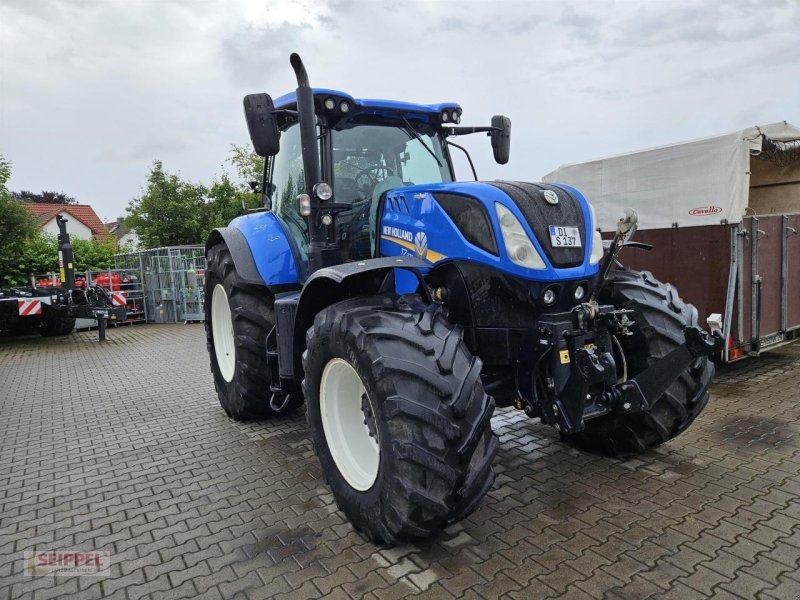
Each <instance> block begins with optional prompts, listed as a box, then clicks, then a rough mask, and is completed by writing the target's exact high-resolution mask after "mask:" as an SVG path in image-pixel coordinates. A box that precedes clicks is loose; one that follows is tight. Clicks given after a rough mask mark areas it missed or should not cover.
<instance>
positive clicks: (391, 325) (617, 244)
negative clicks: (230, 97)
mask: <svg viewBox="0 0 800 600" xmlns="http://www.w3.org/2000/svg"><path fill="white" fill-rule="evenodd" d="M290 62H291V65H292V67H293V68H294V71H295V75H296V77H297V84H298V87H297V89H296V91H295V92H293V93H289V94H286V95H284V96H281V97H279V98H276V99H275V100H273V99H272V98H271V97H270V96H269V95H267V94H263V93H261V94H252V95H248V96H246V97H245V98H244V112H245V117H246V120H247V124H248V128H249V133H250V138H251V141H252V143H253V147H254V148H255V151H256V152H257V153H258V154H259V155H260V156H263V157H265V158H266V161H265V162H266V165H265V169H264V173H263V177H262V181H261V182H260V184H257V185H255V186H254V188H256V190H257V191H259V192H260V193H261V194H262V197H263V201H264V207H263V209H262V210H260V211H258V212H254V213H251V214H247V215H245V216H241V217H238V218H236V219H234V220H233V221H232V222H231V223H230V225H229V226H228V227H225V228H220V229H216V230H214V231H213V232H212V233H211V235H210V237H209V239H208V242H207V245H206V248H207V260H208V267H207V273H206V275H207V276H206V286H207V287H206V296H205V297H206V332H207V340H208V351H209V354H210V359H211V370H212V373H213V376H214V383H215V387H216V390H217V394H218V396H219V400H220V403H221V404H222V407H223V409H224V410H225V412H226V413H227V414H228V415H229V416H230V417H231V418H233V419H249V418H261V417H269V416H274V415H278V414H282V413H286V412H288V411H291V410H293V409H296V408H297V407H299V406H300V405H301V404H302V403H303V402H305V406H306V415H307V419H308V424H309V428H310V432H311V436H312V439H313V446H314V449H315V451H316V453H317V455H318V457H319V460H320V463H321V467H322V472H323V474H324V477H325V479H326V481H327V483H328V484H329V485H330V488H331V490H332V493H333V496H334V498H335V500H336V503H337V505H338V506H339V507H340V509H341V510H342V511H344V513H345V514H346V515H347V517H348V518H349V519H350V521H351V522H352V523H353V525H354V526H355V527H356V528H357V529H358V530H360V531H362V532H363V533H364V534H365V535H366V536H367V537H369V538H370V539H371V540H373V541H375V542H378V543H393V542H396V541H398V540H409V539H416V538H423V537H427V536H430V535H433V534H435V533H436V532H438V531H440V530H441V529H443V528H444V527H446V526H447V525H448V524H450V523H453V522H455V521H458V520H459V519H462V518H463V517H465V516H466V515H468V514H470V513H471V512H472V511H473V510H475V509H476V508H477V507H478V505H479V504H480V502H481V500H482V499H483V497H484V496H485V495H486V493H487V492H488V491H489V488H490V487H491V485H492V483H493V481H494V473H493V469H492V462H493V460H494V458H495V454H496V452H497V447H498V442H497V438H496V436H495V435H494V434H493V433H492V430H491V422H490V421H491V417H492V413H493V412H494V409H495V406H501V407H509V406H513V407H516V408H517V409H520V410H523V411H524V412H525V413H526V414H527V415H528V416H530V417H533V418H538V419H540V420H541V422H543V423H545V424H548V425H551V426H552V427H554V428H555V429H556V430H557V431H558V432H559V433H560V435H561V438H562V439H563V440H564V441H565V442H566V443H568V444H571V445H573V446H575V447H578V448H582V449H585V450H588V451H592V452H597V453H603V454H607V455H630V454H635V453H641V452H644V451H646V450H648V449H649V448H653V447H654V446H657V445H658V444H661V443H663V442H666V441H667V440H669V439H671V438H673V437H675V436H676V435H678V434H679V433H680V432H682V431H683V430H684V429H686V428H687V427H688V426H689V424H690V423H691V422H692V421H693V420H694V419H695V418H696V417H697V415H698V414H699V413H700V412H701V411H702V410H703V407H704V406H705V405H706V402H707V401H708V387H709V383H710V381H711V378H712V376H713V372H714V368H713V364H712V363H710V362H709V360H708V356H709V355H711V354H713V353H714V352H718V351H719V350H720V348H721V338H720V337H719V335H718V334H717V333H716V332H715V333H714V334H711V335H710V334H708V333H706V332H704V331H702V330H701V329H700V328H699V327H698V319H697V311H696V310H695V309H694V308H693V307H692V306H690V305H688V304H686V303H684V302H683V301H682V300H681V298H680V296H679V295H678V293H677V292H676V290H675V289H674V288H673V287H671V286H670V285H668V284H664V283H661V282H659V281H656V280H655V279H654V278H653V277H652V275H650V274H649V273H647V272H635V271H631V270H627V269H625V268H624V267H622V265H621V264H620V263H619V261H618V254H619V251H620V250H621V249H622V248H624V247H626V246H631V245H638V246H642V245H641V244H636V242H632V241H631V236H632V235H633V232H634V231H635V228H636V224H635V223H636V216H635V213H633V211H628V212H627V214H626V215H625V217H624V218H623V219H621V220H620V225H619V228H618V231H617V234H616V236H615V237H614V239H613V241H611V243H610V245H609V246H608V247H607V248H604V244H603V241H602V239H601V237H600V234H599V232H598V231H596V230H595V219H594V214H593V211H592V207H591V205H590V204H589V203H588V202H587V200H586V199H585V198H584V197H583V196H582V195H581V193H580V192H579V191H578V190H575V189H572V188H570V187H568V186H564V185H547V184H542V183H522V182H512V181H486V182H479V181H477V177H476V181H468V182H456V181H455V174H454V170H453V163H452V160H451V151H452V149H454V148H455V149H459V150H463V149H461V148H460V147H459V146H458V145H456V144H455V143H454V142H453V141H452V139H453V138H454V137H457V136H461V135H465V134H474V133H480V132H483V133H485V134H488V136H489V137H490V138H491V145H492V148H493V152H494V158H495V160H496V162H498V163H500V164H505V163H506V162H507V161H508V158H509V148H510V128H511V124H510V121H509V119H507V118H506V117H503V116H495V117H493V118H492V120H491V125H490V126H486V127H464V126H460V125H459V123H460V121H461V112H462V110H461V107H460V106H459V105H458V104H455V103H442V104H412V103H407V102H397V101H390V100H372V99H357V98H353V97H352V96H350V95H348V94H346V93H344V92H340V91H335V90H330V89H318V88H312V87H310V85H309V80H308V75H307V73H306V70H305V67H304V66H303V63H302V61H301V59H300V57H299V56H298V55H296V54H293V55H292V56H291V59H290ZM470 164H471V161H470ZM473 174H474V169H473Z"/></svg>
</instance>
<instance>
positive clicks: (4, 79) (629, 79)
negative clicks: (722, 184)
mask: <svg viewBox="0 0 800 600" xmlns="http://www.w3.org/2000/svg"><path fill="white" fill-rule="evenodd" d="M799 32H800V2H799V1H798V0H767V1H759V2H755V1H752V2H748V1H745V0H735V1H731V2H722V1H720V0H713V1H708V2H702V1H691V2H682V1H678V0H674V1H672V0H662V1H650V2H627V1H617V2H599V1H591V2H589V1H583V2H577V1H573V2H519V3H514V2H500V1H497V0H495V1H494V2H478V1H474V2H449V1H440V2H434V1H431V0H428V1H426V2H405V1H402V0H394V1H392V2H385V3H384V2H379V1H372V2H358V1H351V0H327V1H324V0H319V1H310V0H309V1H302V2H298V1H289V0H279V1H276V0H236V1H233V0H218V1H214V0H186V1H177V0H175V1H171V0H125V1H114V0H0V154H2V155H4V156H5V157H6V159H8V160H11V161H12V162H13V175H12V179H11V181H10V184H9V185H10V187H11V189H14V190H21V189H28V190H32V191H40V190H42V189H46V190H56V191H64V192H66V193H68V194H70V195H73V196H75V197H76V198H77V199H78V200H79V201H80V202H83V203H89V204H92V205H93V206H94V207H95V209H96V210H97V212H98V214H99V215H100V216H101V217H103V218H104V219H106V220H110V219H113V218H115V217H116V216H118V215H122V214H124V209H125V206H126V205H127V203H128V201H129V200H130V199H131V198H133V197H135V196H137V195H138V194H139V193H140V191H141V187H142V185H143V182H144V180H145V176H146V174H147V171H148V169H149V166H150V164H151V163H152V161H153V160H154V159H160V160H162V161H163V162H164V166H165V168H166V169H168V170H170V171H177V172H179V173H180V174H181V176H183V177H185V178H187V179H190V180H193V181H199V182H204V183H208V182H210V181H211V179H212V178H213V177H214V176H215V174H219V173H221V172H222V170H223V169H224V168H225V167H226V165H225V160H226V158H227V157H228V150H229V146H230V144H231V143H239V144H242V143H245V142H247V141H248V138H247V130H246V127H245V123H244V118H243V116H242V110H241V98H242V96H244V95H245V94H247V93H251V92H262V91H264V92H268V93H270V94H271V95H272V96H273V97H275V96H278V95H281V94H282V93H285V92H286V91H290V90H291V89H294V87H295V84H294V81H293V74H292V71H291V69H290V67H289V61H288V57H289V53H290V52H292V51H296V52H299V53H300V54H301V56H302V57H303V59H304V61H305V63H306V66H307V68H308V72H309V76H310V79H311V83H312V85H315V86H319V87H330V88H336V89H341V90H343V91H346V92H348V93H350V94H352V95H354V96H356V97H383V98H392V99H398V100H407V101H412V102H425V103H429V102H440V101H441V102H444V101H455V102H459V103H460V104H461V105H462V107H463V108H464V118H463V123H464V124H474V125H488V123H489V120H490V118H491V116H492V115H493V114H505V115H507V116H509V117H510V118H511V120H512V123H513V127H512V144H511V161H510V162H509V164H508V165H506V166H503V167H501V166H498V165H496V164H494V163H493V162H492V160H491V148H490V146H489V141H488V139H487V138H486V137H484V136H472V138H471V139H469V138H461V139H462V140H465V139H466V140H467V141H466V144H467V145H468V147H469V148H470V150H471V153H472V156H473V159H474V160H475V162H476V165H477V167H478V174H479V176H480V177H481V178H483V179H495V178H506V179H519V180H529V181H536V180H539V179H540V178H541V177H542V176H543V175H544V174H546V173H547V172H549V171H551V170H553V169H555V168H556V167H557V166H558V165H560V164H563V163H568V162H580V161H584V160H589V159H592V158H597V157H600V156H605V155H609V154H617V153H621V152H625V151H630V150H636V149H640V148H645V147H650V146H656V145H661V144H666V143H670V142H674V141H680V140H685V139H690V138H696V137H702V136H707V135H713V134H717V133H726V132H730V131H734V130H737V129H744V128H745V127H748V126H750V125H755V124H764V123H769V122H774V121H779V120H787V121H789V122H790V123H794V124H795V125H800V114H799V113H800V33H799ZM228 168H230V167H228ZM460 176H461V177H462V178H466V177H467V173H466V172H465V171H463V170H462V171H461V173H460Z"/></svg>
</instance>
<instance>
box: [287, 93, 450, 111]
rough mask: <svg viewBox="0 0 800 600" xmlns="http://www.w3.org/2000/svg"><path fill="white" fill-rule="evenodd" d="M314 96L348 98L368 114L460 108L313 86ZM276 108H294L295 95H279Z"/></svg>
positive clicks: (357, 109) (295, 103) (445, 104)
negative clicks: (355, 94) (367, 96)
mask: <svg viewBox="0 0 800 600" xmlns="http://www.w3.org/2000/svg"><path fill="white" fill-rule="evenodd" d="M314 96H315V97H316V96H333V97H335V98H338V99H346V100H349V101H350V102H351V103H352V104H353V106H354V107H355V110H354V111H353V112H354V113H356V112H368V113H369V114H384V113H385V114H386V115H397V114H398V113H402V114H410V115H414V114H417V115H419V116H436V115H439V113H441V112H442V111H443V110H444V109H454V108H456V109H459V110H460V109H461V106H459V105H458V104H456V103H455V102H442V103H439V104H415V103H413V102H398V101H396V100H379V99H373V98H353V97H352V96H351V95H350V94H346V93H345V92H340V91H338V90H330V89H327V88H314ZM273 104H274V105H275V109H276V110H280V109H294V108H295V107H296V106H297V95H296V94H295V92H290V93H288V94H284V95H283V96H279V97H278V98H275V99H274V100H273Z"/></svg>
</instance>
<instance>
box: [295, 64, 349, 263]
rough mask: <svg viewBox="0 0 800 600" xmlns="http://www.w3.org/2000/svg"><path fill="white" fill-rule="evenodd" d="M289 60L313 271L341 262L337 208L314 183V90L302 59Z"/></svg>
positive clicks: (317, 169)
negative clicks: (328, 204)
mask: <svg viewBox="0 0 800 600" xmlns="http://www.w3.org/2000/svg"><path fill="white" fill-rule="evenodd" d="M289 62H290V63H291V64H292V68H293V69H294V74H295V77H297V90H296V91H295V93H296V95H297V115H298V118H299V120H300V143H301V145H302V149H303V172H304V174H305V187H306V190H305V193H306V194H308V195H309V196H310V197H311V214H310V215H309V217H308V263H309V264H308V266H309V270H310V271H311V272H312V273H313V272H314V271H316V270H318V269H321V268H323V267H328V266H330V265H336V264H339V263H341V262H342V259H341V251H340V249H339V245H338V244H337V243H336V236H335V226H334V225H333V220H334V218H335V216H336V212H335V211H334V210H332V208H333V207H331V208H330V209H328V208H326V207H325V204H326V202H327V200H321V199H320V198H318V197H317V196H316V194H315V191H316V186H317V184H319V183H320V182H321V181H322V176H321V174H320V166H319V141H318V140H317V116H316V114H315V113H314V91H313V90H312V89H311V85H310V84H309V82H308V73H307V72H306V68H305V65H303V60H302V59H301V58H300V55H298V54H297V53H292V55H291V56H290V57H289ZM323 213H326V214H328V215H330V217H331V218H330V219H328V221H329V223H328V224H327V225H325V224H323V219H322V217H323Z"/></svg>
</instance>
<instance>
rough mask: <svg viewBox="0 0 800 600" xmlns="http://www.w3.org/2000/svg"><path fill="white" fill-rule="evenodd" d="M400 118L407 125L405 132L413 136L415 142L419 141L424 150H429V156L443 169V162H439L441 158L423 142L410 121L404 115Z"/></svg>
mask: <svg viewBox="0 0 800 600" xmlns="http://www.w3.org/2000/svg"><path fill="white" fill-rule="evenodd" d="M400 118H401V119H403V123H405V124H406V128H405V130H404V131H405V132H406V133H407V134H409V135H411V136H412V137H413V138H414V139H415V140H417V141H418V142H419V143H420V144H422V147H423V148H425V150H427V151H428V154H430V155H431V156H432V157H433V160H435V161H436V163H437V164H438V165H439V166H440V167H441V166H442V161H440V160H439V158H438V157H437V156H436V154H434V152H433V150H431V149H430V148H428V144H426V143H425V142H424V141H423V139H422V138H421V137H419V134H418V133H417V131H416V130H415V129H414V128H413V127H412V126H411V123H409V122H408V120H407V119H406V118H405V116H402V115H401V116H400Z"/></svg>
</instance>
